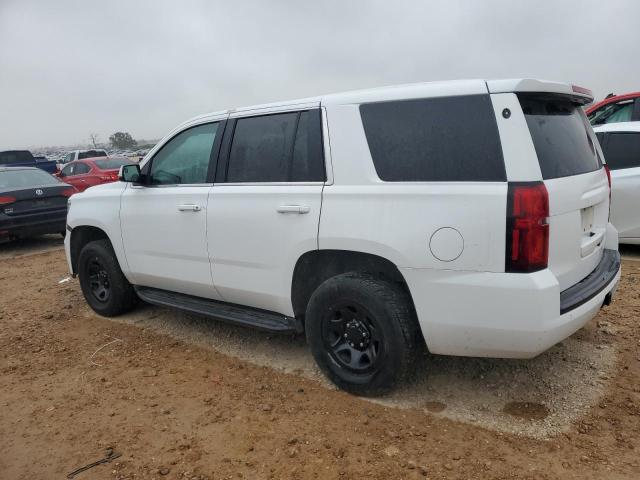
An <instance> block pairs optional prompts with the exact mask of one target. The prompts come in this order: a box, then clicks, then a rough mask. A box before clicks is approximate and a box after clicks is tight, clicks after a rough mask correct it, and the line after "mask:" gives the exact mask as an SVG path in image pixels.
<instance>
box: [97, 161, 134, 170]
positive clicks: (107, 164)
mask: <svg viewBox="0 0 640 480" xmlns="http://www.w3.org/2000/svg"><path fill="white" fill-rule="evenodd" d="M93 163H95V164H96V166H97V167H98V168H99V169H101V170H111V169H116V168H120V167H121V166H123V165H132V164H133V162H132V161H131V160H127V159H126V158H110V159H109V160H95V161H94V162H93Z"/></svg>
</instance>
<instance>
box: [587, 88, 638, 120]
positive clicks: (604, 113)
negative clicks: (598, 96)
mask: <svg viewBox="0 0 640 480" xmlns="http://www.w3.org/2000/svg"><path fill="white" fill-rule="evenodd" d="M585 112H586V114H587V117H588V118H589V122H591V125H594V126H596V125H603V124H607V123H618V122H633V121H640V92H634V93H627V94H625V95H613V94H609V95H607V98H605V99H604V100H602V101H601V102H598V103H596V104H594V105H592V106H590V107H589V108H587V109H586V110H585Z"/></svg>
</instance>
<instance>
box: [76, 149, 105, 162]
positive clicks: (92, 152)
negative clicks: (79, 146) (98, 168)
mask: <svg viewBox="0 0 640 480" xmlns="http://www.w3.org/2000/svg"><path fill="white" fill-rule="evenodd" d="M106 156H107V152H105V151H100V150H87V151H86V152H80V153H78V160H82V159H84V158H94V157H106Z"/></svg>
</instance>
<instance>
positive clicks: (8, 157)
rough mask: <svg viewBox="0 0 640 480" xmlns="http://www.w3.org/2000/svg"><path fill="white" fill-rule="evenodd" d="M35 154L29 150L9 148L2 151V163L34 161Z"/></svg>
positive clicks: (0, 155)
mask: <svg viewBox="0 0 640 480" xmlns="http://www.w3.org/2000/svg"><path fill="white" fill-rule="evenodd" d="M33 161H34V159H33V155H31V152H29V151H27V150H9V151H6V152H0V165H9V164H11V163H21V162H23V163H28V162H33Z"/></svg>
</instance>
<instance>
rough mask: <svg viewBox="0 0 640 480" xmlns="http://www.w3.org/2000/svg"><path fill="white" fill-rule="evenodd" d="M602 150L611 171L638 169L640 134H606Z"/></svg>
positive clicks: (639, 165)
mask: <svg viewBox="0 0 640 480" xmlns="http://www.w3.org/2000/svg"><path fill="white" fill-rule="evenodd" d="M602 150H603V153H604V159H605V161H606V162H607V165H608V166H609V168H610V169H611V170H621V169H623V168H635V167H640V132H628V133H627V132H619V133H618V132H616V133H607V134H606V139H605V140H604V141H603V142H602Z"/></svg>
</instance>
